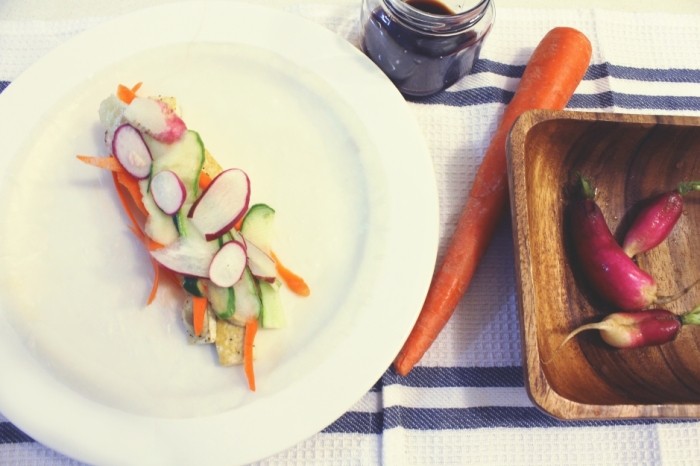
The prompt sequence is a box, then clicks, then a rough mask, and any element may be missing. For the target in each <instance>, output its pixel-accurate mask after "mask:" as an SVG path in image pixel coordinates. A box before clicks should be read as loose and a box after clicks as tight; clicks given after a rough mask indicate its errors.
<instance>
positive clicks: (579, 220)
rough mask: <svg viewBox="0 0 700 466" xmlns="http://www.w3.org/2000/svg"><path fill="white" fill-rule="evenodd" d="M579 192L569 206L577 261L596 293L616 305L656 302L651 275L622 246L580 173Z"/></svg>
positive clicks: (628, 306)
mask: <svg viewBox="0 0 700 466" xmlns="http://www.w3.org/2000/svg"><path fill="white" fill-rule="evenodd" d="M580 182H581V186H580V187H581V194H582V195H581V196H579V197H578V198H577V199H575V200H574V201H573V202H572V203H571V204H570V205H569V206H568V212H567V213H568V217H569V227H570V231H571V236H572V244H573V247H574V251H575V253H576V256H575V257H576V259H577V261H576V263H577V265H578V267H579V268H580V270H581V271H583V273H584V275H585V277H586V279H587V280H588V282H589V283H590V284H591V285H592V287H593V288H594V289H595V291H596V292H597V294H598V295H599V296H601V297H602V298H604V299H605V300H607V301H608V302H609V303H611V304H613V305H614V306H615V307H616V308H618V309H624V310H630V309H642V308H645V307H647V306H649V305H651V304H653V303H655V302H657V285H656V281H655V280H654V278H653V277H652V276H651V275H649V274H648V273H647V272H645V271H644V270H642V269H640V268H639V267H638V266H637V264H635V263H634V262H633V261H632V259H630V258H629V257H628V256H627V254H625V252H624V251H623V250H622V247H620V246H619V245H618V244H617V242H616V241H615V238H614V236H613V235H612V233H611V232H610V229H609V228H608V225H607V223H606V221H605V217H604V216H603V212H602V211H601V210H600V207H598V205H597V204H596V202H595V189H594V188H593V187H592V186H591V184H590V182H589V181H588V180H587V179H585V178H583V177H581V178H580Z"/></svg>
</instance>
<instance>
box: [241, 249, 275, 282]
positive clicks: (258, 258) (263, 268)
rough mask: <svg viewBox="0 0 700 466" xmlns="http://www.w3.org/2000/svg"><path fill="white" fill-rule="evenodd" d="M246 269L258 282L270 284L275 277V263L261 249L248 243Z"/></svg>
mask: <svg viewBox="0 0 700 466" xmlns="http://www.w3.org/2000/svg"><path fill="white" fill-rule="evenodd" d="M246 245H247V247H248V250H247V251H248V267H250V272H251V273H252V274H253V276H254V277H255V278H257V279H259V280H263V281H266V282H268V283H272V282H274V281H275V278H276V276H277V266H276V265H275V261H274V260H273V259H272V257H270V256H269V255H268V254H266V253H265V252H264V251H263V250H262V249H260V248H259V247H257V246H256V245H254V244H253V243H251V242H250V241H248V242H247V243H246Z"/></svg>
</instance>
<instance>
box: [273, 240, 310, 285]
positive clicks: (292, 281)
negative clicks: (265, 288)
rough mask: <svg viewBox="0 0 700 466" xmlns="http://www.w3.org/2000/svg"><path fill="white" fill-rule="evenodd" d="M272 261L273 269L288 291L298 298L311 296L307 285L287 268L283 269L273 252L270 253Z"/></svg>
mask: <svg viewBox="0 0 700 466" xmlns="http://www.w3.org/2000/svg"><path fill="white" fill-rule="evenodd" d="M270 255H271V256H272V260H274V261H275V268H276V269H277V273H278V274H279V275H280V277H281V278H282V281H283V282H284V283H285V284H286V285H287V287H289V289H290V290H291V291H292V292H293V293H295V294H298V295H299V296H309V295H310V294H311V289H310V288H309V285H307V284H306V282H305V281H304V279H303V278H301V277H300V276H299V275H297V274H295V273H294V272H292V271H291V270H289V269H288V268H287V267H285V266H284V265H283V264H282V262H280V260H279V259H278V258H277V256H276V255H275V253H274V252H272V251H270Z"/></svg>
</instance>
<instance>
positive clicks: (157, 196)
mask: <svg viewBox="0 0 700 466" xmlns="http://www.w3.org/2000/svg"><path fill="white" fill-rule="evenodd" d="M151 194H152V195H153V200H154V201H155V203H156V205H157V206H158V207H159V208H160V210H162V211H163V212H164V213H166V214H168V215H173V214H175V213H176V212H177V211H178V210H180V207H182V204H184V203H185V198H186V197H187V191H186V190H185V184H184V183H183V182H182V180H181V179H180V177H179V176H177V173H175V172H174V171H172V170H163V171H162V172H158V173H157V174H156V175H155V176H154V177H153V178H152V179H151Z"/></svg>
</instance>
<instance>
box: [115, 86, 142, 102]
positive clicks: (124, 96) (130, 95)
mask: <svg viewBox="0 0 700 466" xmlns="http://www.w3.org/2000/svg"><path fill="white" fill-rule="evenodd" d="M141 84H143V83H140V82H139V83H136V84H135V85H134V86H132V87H126V86H125V85H123V84H120V85H118V86H117V97H118V98H119V100H121V101H122V102H124V103H125V104H130V103H131V102H132V101H133V100H134V99H135V98H136V92H138V90H139V89H140V88H141Z"/></svg>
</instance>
